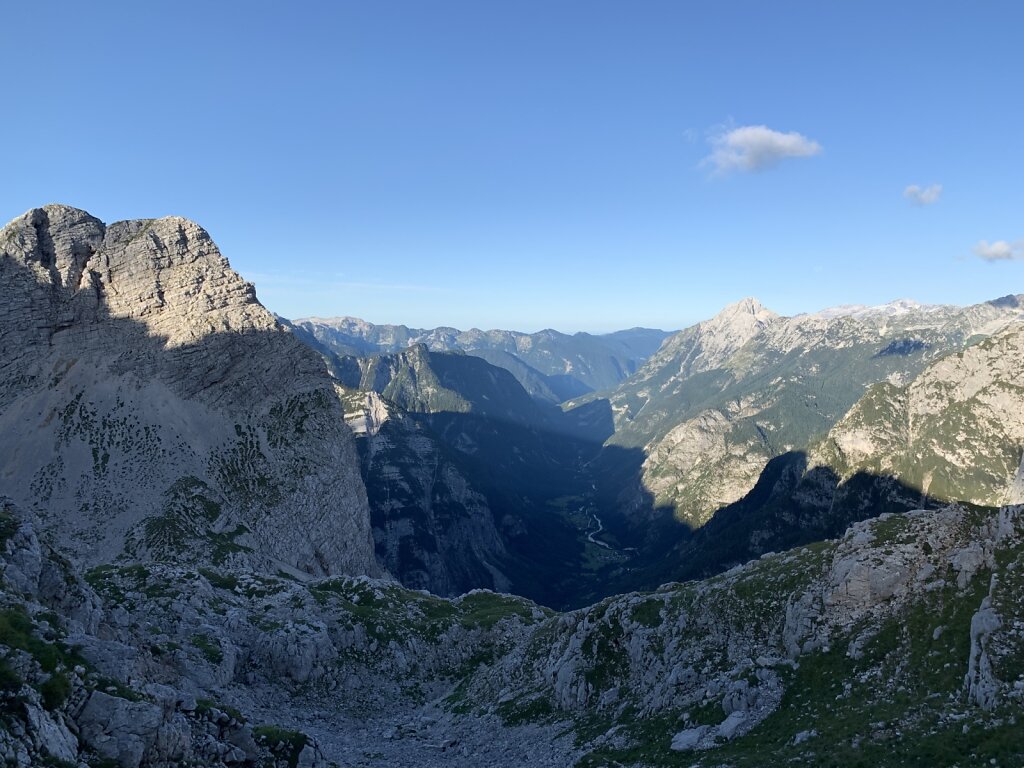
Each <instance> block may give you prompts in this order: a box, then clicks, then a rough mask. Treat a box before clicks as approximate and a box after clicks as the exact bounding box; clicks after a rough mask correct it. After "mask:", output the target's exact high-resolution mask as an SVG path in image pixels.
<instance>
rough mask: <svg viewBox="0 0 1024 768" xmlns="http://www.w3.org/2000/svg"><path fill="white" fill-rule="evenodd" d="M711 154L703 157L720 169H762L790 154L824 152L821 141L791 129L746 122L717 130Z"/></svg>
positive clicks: (803, 155) (726, 171) (712, 140)
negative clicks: (786, 129) (773, 128)
mask: <svg viewBox="0 0 1024 768" xmlns="http://www.w3.org/2000/svg"><path fill="white" fill-rule="evenodd" d="M710 143H711V154H710V155H708V156H707V157H706V158H704V164H705V165H711V166H712V167H713V168H714V169H715V171H716V172H718V173H728V172H729V171H763V170H765V169H767V168H771V167H773V166H775V165H778V163H779V162H780V161H781V160H785V159H786V158H788V157H812V156H814V155H817V154H821V145H820V144H819V143H818V142H816V141H812V140H811V139H809V138H807V137H806V136H804V135H802V134H799V133H796V132H795V131H791V132H790V133H782V132H781V131H773V130H772V129H771V128H769V127H768V126H766V125H744V126H741V127H739V128H733V129H732V130H728V131H725V130H723V131H721V132H719V133H716V134H714V135H713V136H712V137H711V139H710Z"/></svg>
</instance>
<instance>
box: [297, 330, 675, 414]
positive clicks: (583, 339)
mask: <svg viewBox="0 0 1024 768" xmlns="http://www.w3.org/2000/svg"><path fill="white" fill-rule="evenodd" d="M292 324H293V325H294V326H295V327H296V328H297V329H300V330H301V331H304V332H305V333H308V334H309V337H312V339H315V341H316V342H317V343H318V344H320V345H322V347H323V348H324V349H326V350H329V351H330V352H332V353H334V354H335V355H338V356H339V357H346V356H352V357H359V356H365V355H372V354H377V353H382V352H383V353H388V352H398V351H401V350H403V349H406V348H407V347H409V346H412V345H414V344H423V345H425V346H426V347H427V348H428V349H430V350H431V351H434V352H456V351H461V352H466V353H467V354H470V355H474V356H476V357H481V358H483V359H484V360H487V361H488V362H489V363H491V364H492V365H496V366H498V367H500V368H505V369H506V370H508V371H510V372H511V373H512V375H513V376H515V377H516V379H517V380H518V381H519V383H520V384H522V385H523V388H524V389H526V391H527V392H529V393H530V394H531V395H533V396H534V397H538V398H540V399H543V400H548V401H551V402H554V403H559V402H562V401H564V400H568V399H569V398H571V397H577V396H579V395H582V394H585V393H587V392H593V391H595V390H601V389H608V388H610V387H614V386H615V385H616V384H618V383H619V382H620V381H622V380H623V379H625V378H627V377H628V376H630V375H631V374H632V373H634V372H635V371H636V370H637V368H638V367H639V366H640V365H641V364H642V363H643V362H644V361H645V360H646V359H647V358H648V357H650V356H651V355H652V354H654V352H655V351H656V350H657V349H658V347H659V346H660V345H661V342H662V341H664V340H665V338H667V337H668V336H669V335H671V334H670V333H669V332H666V331H661V330H656V329H652V328H631V329H629V330H624V331H616V332H615V333H609V334H603V335H592V334H589V333H575V334H572V335H569V334H565V333H559V332H558V331H553V330H545V331H539V332H537V333H529V334H528V333H519V332H517V331H498V330H492V331H481V330H478V329H476V328H474V329H471V330H469V331H460V330H457V329H455V328H434V329H430V330H424V329H419V328H408V327H406V326H404V325H374V324H373V323H367V322H365V321H363V320H359V319H357V318H354V317H336V318H327V319H323V318H315V317H312V318H303V319H299V320H295V321H293V322H292ZM307 338H308V337H307Z"/></svg>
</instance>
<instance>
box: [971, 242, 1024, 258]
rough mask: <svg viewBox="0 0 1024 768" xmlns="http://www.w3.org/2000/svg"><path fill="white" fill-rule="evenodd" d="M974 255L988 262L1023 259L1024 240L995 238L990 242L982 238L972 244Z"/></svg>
mask: <svg viewBox="0 0 1024 768" xmlns="http://www.w3.org/2000/svg"><path fill="white" fill-rule="evenodd" d="M974 255H975V256H977V257H978V258H979V259H984V260H985V261H990V262H991V261H1020V260H1024V241H1018V242H1016V243H1009V242H1007V241H1006V240H996V241H995V242H994V243H990V242H989V241H988V240H982V241H981V242H979V243H978V244H977V245H976V246H974Z"/></svg>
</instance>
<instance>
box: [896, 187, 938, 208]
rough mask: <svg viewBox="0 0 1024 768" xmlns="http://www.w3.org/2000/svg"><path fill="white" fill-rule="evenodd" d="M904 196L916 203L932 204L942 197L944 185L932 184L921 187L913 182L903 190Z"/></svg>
mask: <svg viewBox="0 0 1024 768" xmlns="http://www.w3.org/2000/svg"><path fill="white" fill-rule="evenodd" d="M903 196H904V197H905V198H907V200H909V201H910V202H912V203H913V204H914V205H931V204H932V203H937V202H938V201H939V198H940V197H942V185H941V184H932V185H931V186H929V187H921V186H918V185H917V184H911V185H910V186H909V187H907V188H906V189H904V190H903Z"/></svg>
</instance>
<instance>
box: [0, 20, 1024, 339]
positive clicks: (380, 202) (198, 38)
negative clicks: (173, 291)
mask: <svg viewBox="0 0 1024 768" xmlns="http://www.w3.org/2000/svg"><path fill="white" fill-rule="evenodd" d="M4 28H5V29H4V32H5V34H4V35H3V37H4V44H3V46H0V78H2V79H3V81H4V90H5V93H6V100H5V107H6V108H5V109H4V110H3V114H2V117H0V151H2V153H3V154H2V160H3V167H4V174H3V180H4V183H3V184H2V185H0V218H3V219H4V220H6V219H10V218H13V217H14V216H16V215H18V214H20V213H22V212H23V211H25V210H26V209H28V208H30V207H33V206H36V205H40V204H43V203H46V202H53V201H59V202H66V203H69V204H72V205H76V206H78V207H82V208H85V209H87V210H89V211H90V212H92V213H93V214H95V215H97V216H99V217H100V218H102V219H104V220H106V221H114V220H117V219H124V218H141V217H151V216H162V215H168V214H179V215H184V216H188V217H190V218H193V219H195V220H196V221H198V222H199V223H200V224H202V225H203V226H205V227H206V228H207V229H208V230H209V231H210V232H211V234H212V235H213V237H214V239H215V240H216V241H217V242H218V244H219V245H220V247H221V250H222V251H223V252H224V254H225V255H226V256H227V257H228V258H229V259H230V260H231V263H232V265H233V266H234V267H235V268H236V269H238V270H239V271H240V272H242V274H244V275H245V276H246V277H247V278H249V279H251V280H253V282H255V283H256V286H257V292H258V295H259V296H260V298H261V300H262V301H263V302H264V303H265V304H266V305H267V306H268V307H269V308H270V309H272V310H274V311H276V312H279V313H281V314H283V315H285V316H290V317H297V316H304V315H344V314H348V315H355V316H359V317H363V318H365V319H368V320H371V321H374V322H394V323H406V324H409V325H416V326H434V325H454V326H458V327H470V326H478V327H485V328H488V327H506V328H516V329H522V330H536V329H539V328H543V327H555V328H559V329H562V330H568V331H575V330H594V331H607V330H612V329H615V328H620V327H628V326H634V325H647V326H659V327H664V328H675V327H682V326H685V325H687V324H690V323H692V322H694V321H697V320H699V319H702V318H704V317H707V316H710V315H712V314H714V313H715V312H716V311H717V310H718V309H719V308H720V307H721V306H722V305H723V304H726V303H728V302H731V301H734V300H736V299H738V298H740V297H743V296H746V295H754V296H757V297H758V298H760V299H761V300H762V301H763V302H764V303H765V304H767V305H768V306H770V307H771V308H773V309H775V310H776V311H779V312H783V313H787V314H788V313H796V312H800V311H808V310H814V309H818V308H822V307H825V306H829V305H835V304H844V303H864V304H872V303H881V302H885V301H888V300H891V299H894V298H898V297H912V298H916V299H918V300H920V301H925V302H950V303H970V302H975V301H982V300H985V299H988V298H994V297H996V296H1000V295H1003V294H1006V293H1009V292H1024V260H1022V257H1024V245H1022V241H1024V216H1022V214H1024V185H1022V182H1021V179H1022V178H1024V133H1022V129H1021V126H1022V125H1024V100H1022V99H1021V98H1020V94H1021V89H1022V86H1021V83H1022V82H1024V60H1022V59H1021V55H1020V32H1021V30H1022V29H1024V4H1022V3H1019V2H1011V1H1007V2H987V1H986V2H981V1H979V0H973V2H949V1H947V2H941V3H936V2H901V3H893V2H847V3H840V2H834V3H833V2H828V3H823V2H820V0H817V1H815V2H778V3H764V2H676V1H675V0H670V1H667V2H654V1H651V0H643V1H641V2H621V1H620V2H601V1H600V0H596V1H595V0H585V1H584V0H581V1H580V2H567V1H565V2H562V1H559V0H544V1H543V2H541V1H534V0H516V1H515V2H496V1H493V2H492V1H486V2H483V1H481V0H467V1H465V2H448V1H446V0H436V1H432V2H427V1H426V0H410V1H409V2H390V1H388V0H382V1H377V0H374V2H348V1H345V2H322V3H315V2H295V3H290V4H288V5H287V6H285V5H284V4H281V3H269V2H244V3H242V2H217V3H193V2H181V1H179V2H173V3H171V2H147V3H115V2H107V3H95V4H86V3H80V2H79V3H45V4H42V3H41V4H29V3H21V4H17V5H15V4H11V5H9V6H8V7H7V8H5V10H4ZM911 185H917V187H918V189H917V191H916V202H915V200H914V199H911V198H914V197H915V193H914V191H913V190H912V191H911V192H910V193H908V194H909V197H908V196H906V195H905V193H906V191H907V188H908V187H910V186H911ZM935 185H938V186H941V190H938V189H936V186H935ZM978 254H983V255H985V256H988V257H989V258H988V259H983V258H981V257H980V256H979V255H978Z"/></svg>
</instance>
